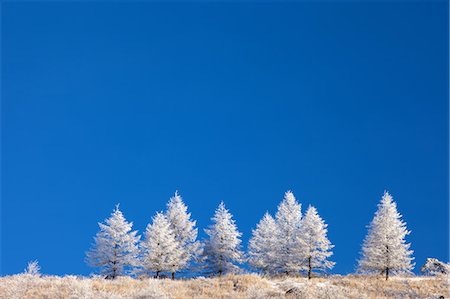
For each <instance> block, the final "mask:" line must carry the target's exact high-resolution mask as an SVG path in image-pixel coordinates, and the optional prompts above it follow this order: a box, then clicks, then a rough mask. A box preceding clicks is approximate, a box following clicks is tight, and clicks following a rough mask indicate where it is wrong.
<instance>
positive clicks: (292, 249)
mask: <svg viewBox="0 0 450 299" xmlns="http://www.w3.org/2000/svg"><path fill="white" fill-rule="evenodd" d="M301 218H302V213H301V204H300V203H298V202H297V200H296V199H295V197H294V194H293V193H292V192H291V191H287V192H286V193H285V194H284V199H283V200H282V201H281V203H280V204H279V206H278V211H277V213H276V214H275V220H276V223H277V232H276V238H277V242H276V247H275V250H276V254H275V257H276V259H275V261H274V265H275V266H276V267H277V270H278V272H282V273H286V274H291V273H297V272H298V271H299V270H301V269H302V266H303V263H304V261H303V259H302V258H301V257H302V251H303V249H302V248H301V244H300V243H299V242H298V235H299V230H300V221H301Z"/></svg>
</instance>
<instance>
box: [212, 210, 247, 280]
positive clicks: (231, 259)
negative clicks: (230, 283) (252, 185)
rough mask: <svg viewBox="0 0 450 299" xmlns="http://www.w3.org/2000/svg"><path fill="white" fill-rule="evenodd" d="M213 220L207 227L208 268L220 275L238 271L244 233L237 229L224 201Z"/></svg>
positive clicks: (241, 258) (241, 257) (241, 259)
mask: <svg viewBox="0 0 450 299" xmlns="http://www.w3.org/2000/svg"><path fill="white" fill-rule="evenodd" d="M211 220H212V221H213V224H212V225H210V226H209V228H208V229H205V232H206V234H207V235H208V236H209V238H208V239H207V240H206V242H205V250H204V260H205V264H206V269H207V271H208V272H209V273H211V274H218V275H219V276H221V275H222V274H225V273H229V272H231V273H234V272H237V271H238V269H239V266H238V264H240V263H242V261H243V253H242V252H241V250H240V247H241V239H240V237H241V236H242V234H241V233H240V232H239V231H238V230H237V226H236V223H235V221H234V219H233V216H232V215H231V214H230V212H229V211H228V210H227V209H226V208H225V205H224V203H223V202H221V203H220V205H219V207H218V208H217V209H216V212H215V214H214V216H213V217H212V218H211Z"/></svg>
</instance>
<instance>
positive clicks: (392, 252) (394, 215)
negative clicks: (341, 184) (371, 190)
mask: <svg viewBox="0 0 450 299" xmlns="http://www.w3.org/2000/svg"><path fill="white" fill-rule="evenodd" d="M401 218H402V216H401V215H400V213H398V212H397V204H396V203H395V202H394V201H393V199H392V196H391V195H390V194H389V193H388V192H387V191H385V192H384V195H383V197H382V199H381V201H380V203H379V204H378V210H377V212H376V213H375V217H374V218H373V220H372V222H371V223H370V225H369V231H368V234H367V236H366V238H365V239H364V243H363V247H362V257H361V259H360V261H359V265H358V269H359V271H360V272H363V273H380V274H384V275H385V276H386V280H387V279H388V278H389V275H390V274H394V275H395V274H402V273H403V274H407V273H410V272H411V270H412V269H413V268H414V263H412V261H413V259H414V258H413V257H412V254H413V251H412V250H409V248H410V246H411V244H410V243H406V241H405V237H406V236H407V235H409V233H410V231H408V230H407V229H406V223H405V222H403V221H402V219H401Z"/></svg>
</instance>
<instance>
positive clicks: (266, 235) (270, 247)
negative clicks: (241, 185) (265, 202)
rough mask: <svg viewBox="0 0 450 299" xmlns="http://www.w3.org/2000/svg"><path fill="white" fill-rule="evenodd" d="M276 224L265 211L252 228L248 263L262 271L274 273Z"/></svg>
mask: <svg viewBox="0 0 450 299" xmlns="http://www.w3.org/2000/svg"><path fill="white" fill-rule="evenodd" d="M276 233H277V224H276V222H275V220H274V219H273V217H272V216H271V215H270V214H269V213H265V214H264V216H263V218H262V219H261V220H260V221H259V223H258V224H257V226H256V229H254V230H252V238H251V239H250V241H249V245H248V251H249V252H248V255H249V260H248V261H249V264H250V265H251V266H252V267H253V268H256V269H258V270H260V271H262V272H263V273H274V272H275V270H276V269H275V267H274V261H275V257H276V252H275V248H276V242H277V241H276Z"/></svg>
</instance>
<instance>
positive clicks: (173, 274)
mask: <svg viewBox="0 0 450 299" xmlns="http://www.w3.org/2000/svg"><path fill="white" fill-rule="evenodd" d="M174 279H175V272H172V280H174Z"/></svg>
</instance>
